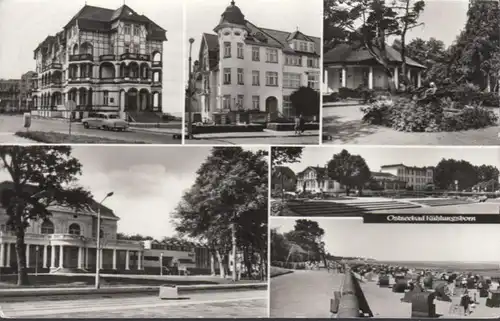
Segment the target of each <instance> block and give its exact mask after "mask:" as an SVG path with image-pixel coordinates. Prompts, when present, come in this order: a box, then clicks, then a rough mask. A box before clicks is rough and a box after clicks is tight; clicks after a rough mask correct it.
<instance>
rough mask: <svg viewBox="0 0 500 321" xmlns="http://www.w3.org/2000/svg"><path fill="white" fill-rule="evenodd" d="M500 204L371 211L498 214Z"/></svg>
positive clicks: (389, 212) (386, 212)
mask: <svg viewBox="0 0 500 321" xmlns="http://www.w3.org/2000/svg"><path fill="white" fill-rule="evenodd" d="M499 208H500V204H498V203H493V202H492V203H475V204H460V205H448V206H435V207H421V208H407V209H395V210H381V211H373V212H372V213H384V214H391V213H394V214H455V215H467V214H498V213H499Z"/></svg>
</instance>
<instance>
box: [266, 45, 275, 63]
mask: <svg viewBox="0 0 500 321" xmlns="http://www.w3.org/2000/svg"><path fill="white" fill-rule="evenodd" d="M266 62H271V63H278V49H269V48H268V49H267V50H266Z"/></svg>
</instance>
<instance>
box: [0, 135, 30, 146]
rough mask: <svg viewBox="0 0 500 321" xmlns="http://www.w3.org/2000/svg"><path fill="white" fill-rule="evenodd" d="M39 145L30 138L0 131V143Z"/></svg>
mask: <svg viewBox="0 0 500 321" xmlns="http://www.w3.org/2000/svg"><path fill="white" fill-rule="evenodd" d="M11 144H12V145H40V143H38V142H35V141H33V140H30V139H26V138H22V137H19V136H16V135H15V134H14V133H0V145H11Z"/></svg>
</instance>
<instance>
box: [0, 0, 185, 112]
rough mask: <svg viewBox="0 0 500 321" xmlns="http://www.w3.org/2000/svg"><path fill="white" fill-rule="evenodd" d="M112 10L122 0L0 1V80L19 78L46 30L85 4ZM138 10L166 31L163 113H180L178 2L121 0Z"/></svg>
mask: <svg viewBox="0 0 500 321" xmlns="http://www.w3.org/2000/svg"><path fill="white" fill-rule="evenodd" d="M85 2H87V4H88V5H91V6H97V7H104V8H108V9H117V8H119V7H121V6H122V5H123V3H124V0H87V1H85V0H72V1H68V0H0V35H1V39H2V45H1V46H0V66H2V68H1V69H0V79H1V78H12V79H19V78H21V75H22V74H24V73H26V72H27V71H30V70H33V71H34V70H35V69H36V63H35V60H34V59H33V51H34V50H35V48H36V47H37V46H38V45H39V44H40V43H41V42H42V41H43V40H45V38H46V37H47V36H49V35H54V34H56V33H57V32H59V31H61V30H62V28H63V27H64V26H65V25H66V24H67V23H68V22H69V21H70V19H71V18H72V17H73V16H74V15H75V14H76V13H77V12H78V11H79V10H80V9H81V8H82V7H83V6H84V5H85ZM125 3H126V4H127V5H128V6H129V7H130V8H132V10H134V11H136V12H137V13H138V14H144V15H146V16H147V17H148V18H150V19H151V20H153V21H154V22H155V23H156V24H158V25H159V26H160V27H162V28H163V29H165V30H167V39H168V41H167V42H165V43H164V44H163V51H164V53H163V59H162V60H163V105H162V106H163V112H165V113H171V114H176V115H180V114H182V110H183V108H184V85H185V82H184V73H185V70H184V68H183V64H182V61H185V55H184V54H185V52H184V50H183V48H184V46H183V45H182V44H183V42H184V41H186V42H187V40H185V39H186V38H185V37H184V32H183V5H182V1H171V0H168V1H165V0H125Z"/></svg>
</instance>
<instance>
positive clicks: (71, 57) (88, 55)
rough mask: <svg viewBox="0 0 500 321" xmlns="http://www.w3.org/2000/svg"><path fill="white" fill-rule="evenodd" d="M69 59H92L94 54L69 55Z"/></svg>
mask: <svg viewBox="0 0 500 321" xmlns="http://www.w3.org/2000/svg"><path fill="white" fill-rule="evenodd" d="M69 61H92V62H93V61H94V56H92V55H91V54H79V55H71V56H69Z"/></svg>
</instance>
